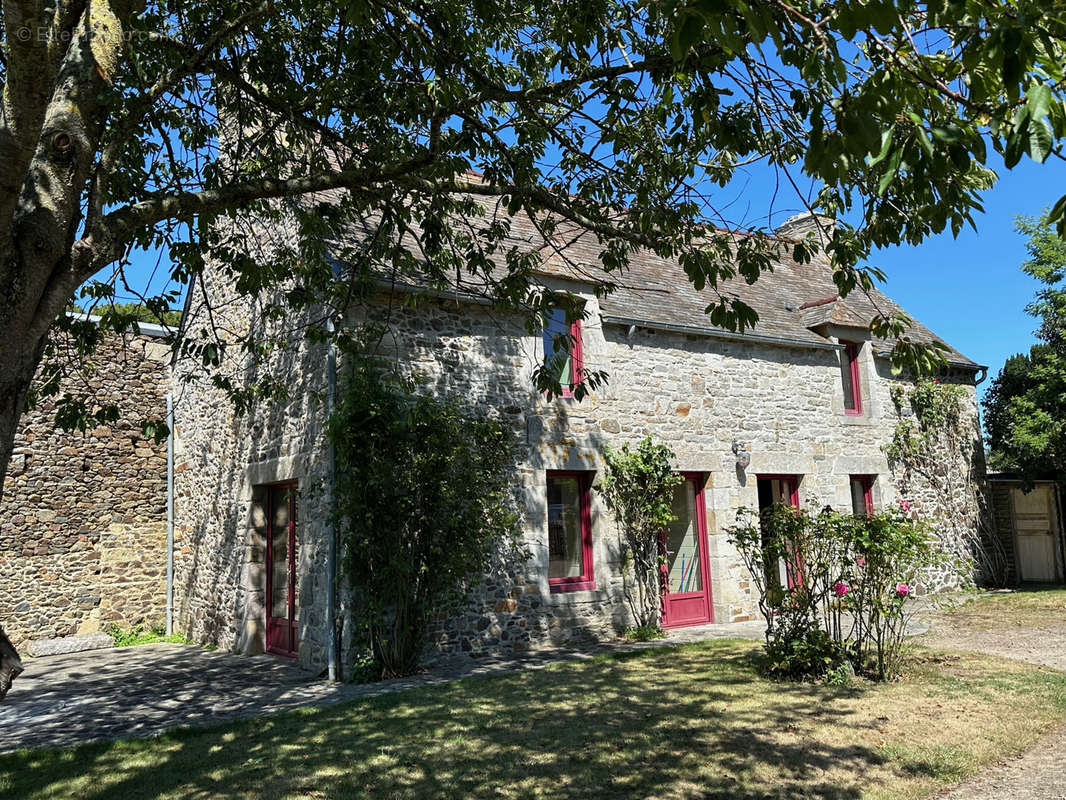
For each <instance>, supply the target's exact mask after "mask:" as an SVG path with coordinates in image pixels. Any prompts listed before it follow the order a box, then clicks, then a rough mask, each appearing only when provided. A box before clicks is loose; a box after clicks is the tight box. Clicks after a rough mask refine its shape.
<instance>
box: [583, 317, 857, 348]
mask: <svg viewBox="0 0 1066 800" xmlns="http://www.w3.org/2000/svg"><path fill="white" fill-rule="evenodd" d="M600 318H601V319H602V320H603V321H604V322H605V323H607V324H610V325H621V326H622V327H626V328H628V327H637V328H646V329H648V330H653V331H666V332H668V333H685V334H688V335H690V336H708V337H710V338H712V339H728V340H730V341H737V342H762V343H764V344H776V345H780V346H783V347H798V348H803V349H810V350H843V349H844V345H842V344H833V343H831V342H812V341H808V340H806V339H792V338H789V337H786V336H767V335H765V334H761V333H733V332H732V331H725V330H722V329H721V328H704V327H700V326H696V325H677V324H674V323H671V322H651V321H649V320H644V319H633V318H631V317H616V316H613V315H610V314H603V315H601V317H600Z"/></svg>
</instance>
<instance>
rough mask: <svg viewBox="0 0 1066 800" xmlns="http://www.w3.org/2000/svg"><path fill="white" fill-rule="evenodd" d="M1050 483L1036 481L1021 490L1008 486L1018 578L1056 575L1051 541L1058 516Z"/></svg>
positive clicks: (1053, 577)
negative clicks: (1015, 539)
mask: <svg viewBox="0 0 1066 800" xmlns="http://www.w3.org/2000/svg"><path fill="white" fill-rule="evenodd" d="M1051 488H1052V487H1050V486H1047V485H1038V486H1036V487H1035V488H1034V489H1033V491H1031V492H1029V493H1028V494H1025V493H1024V492H1022V490H1021V489H1018V488H1014V489H1011V498H1012V500H1013V503H1014V530H1015V533H1016V535H1017V547H1018V572H1019V576H1018V577H1019V578H1020V579H1021V580H1022V581H1025V582H1027V583H1054V582H1056V581H1057V580H1058V578H1059V570H1058V563H1057V562H1058V559H1057V558H1056V557H1055V544H1056V541H1057V539H1058V536H1057V534H1058V519H1057V516H1058V515H1057V514H1056V513H1055V497H1054V495H1053V493H1052V491H1051Z"/></svg>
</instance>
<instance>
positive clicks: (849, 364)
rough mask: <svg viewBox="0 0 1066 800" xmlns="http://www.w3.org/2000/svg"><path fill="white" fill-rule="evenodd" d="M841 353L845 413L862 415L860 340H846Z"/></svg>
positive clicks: (854, 415) (856, 415) (841, 377)
mask: <svg viewBox="0 0 1066 800" xmlns="http://www.w3.org/2000/svg"><path fill="white" fill-rule="evenodd" d="M841 344H842V345H844V349H843V351H841V353H840V382H841V385H842V386H843V388H844V413H845V414H847V415H848V416H849V417H858V416H861V415H862V381H860V380H859V347H860V344H859V342H845V341H841Z"/></svg>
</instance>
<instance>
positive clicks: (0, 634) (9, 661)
mask: <svg viewBox="0 0 1066 800" xmlns="http://www.w3.org/2000/svg"><path fill="white" fill-rule="evenodd" d="M20 674H22V660H21V659H20V658H19V654H18V652H17V651H16V650H15V646H14V645H13V644H11V640H10V639H8V638H7V634H6V633H4V629H3V628H2V627H0V700H3V699H4V697H6V696H7V691H8V689H10V688H11V683H12V681H14V680H15V678H17V677H18V676H19V675H20Z"/></svg>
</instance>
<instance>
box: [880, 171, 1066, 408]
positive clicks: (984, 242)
mask: <svg viewBox="0 0 1066 800" xmlns="http://www.w3.org/2000/svg"><path fill="white" fill-rule="evenodd" d="M997 172H999V173H1000V179H999V182H998V183H997V184H996V186H995V187H994V188H993V189H992V190H991V191H990V192H988V193H987V194H986V195H985V198H984V206H985V213H984V214H983V215H981V216H980V217H979V218H977V219H975V222H976V223H977V232H974V231H973V230H971V229H969V228H967V229H966V230H964V231H963V232H962V233H961V234H960V235H959V238H958V239H954V238H952V236H951V234H950V233H945V234H941V235H940V236H935V237H933V238H931V239H927V240H926V241H924V242H922V244H920V245H917V246H914V247H911V246H899V247H894V248H891V249H886V250H883V251H881V252H879V253H877V254H875V255H874V256H873V257H871V259H870V263H871V264H873V265H875V266H878V267H881V268H882V269H883V270H884V271H885V273H886V274H887V277H888V282H887V283H886V284H885V287H884V289H885V292H886V293H887V294H888V295H889V296H891V297H892V298H893V299H894V300H896V302H898V303H899V304H900V305H902V306H903V307H904V308H905V309H906V310H907V311H908V312H909V313H910V314H911V315H912V316H913V317H915V318H916V319H920V320H921V321H922V322H923V323H925V325H927V326H928V327H930V328H931V329H932V330H933V331H934V332H935V333H937V334H938V335H939V336H941V337H942V338H943V339H944V340H945V341H947V342H949V343H950V344H951V345H952V346H953V347H955V348H957V349H958V350H960V351H962V352H963V353H964V354H965V355H967V356H969V357H970V358H972V359H973V360H974V361H977V362H978V363H981V364H987V365H988V367H989V378H992V377H994V376H995V375H996V373H997V372H998V371H999V369H1000V367H1002V366H1003V362H1004V361H1006V359H1007V358H1008V357H1009V356H1012V355H1014V354H1015V353H1019V352H1023V351H1026V350H1028V349H1029V346H1030V345H1031V344H1033V343H1034V342H1035V341H1036V340H1035V338H1034V336H1033V331H1034V329H1035V328H1036V320H1035V319H1034V318H1033V317H1031V316H1029V315H1028V314H1026V313H1025V306H1026V305H1027V304H1028V303H1029V302H1030V301H1031V300H1032V299H1033V295H1034V294H1035V293H1036V291H1037V289H1038V288H1039V286H1040V284H1039V282H1038V281H1035V280H1033V279H1032V278H1030V277H1029V276H1028V275H1025V274H1024V273H1023V272H1022V271H1021V269H1020V265H1021V263H1022V262H1023V261H1025V259H1026V257H1027V254H1026V252H1025V238H1024V237H1023V236H1021V235H1020V234H1018V233H1016V232H1015V231H1014V229H1013V222H1014V217H1015V216H1016V215H1026V214H1028V215H1032V214H1038V213H1040V211H1041V210H1043V209H1044V208H1045V207H1046V206H1049V205H1052V204H1053V203H1054V202H1055V201H1056V200H1058V198H1059V197H1061V196H1062V195H1063V194H1064V193H1066V163H1063V162H1061V161H1054V162H1050V161H1049V162H1048V163H1046V164H1035V163H1033V162H1032V161H1029V160H1028V159H1023V160H1022V162H1021V163H1020V164H1018V166H1017V167H1015V168H1014V170H1012V171H1011V172H1006V171H1004V170H1001V169H1000V170H997ZM988 384H989V381H987V380H986V381H985V383H984V384H982V385H981V386H980V387H978V388H979V390H980V391H983V390H984V389H987V388H988Z"/></svg>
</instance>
